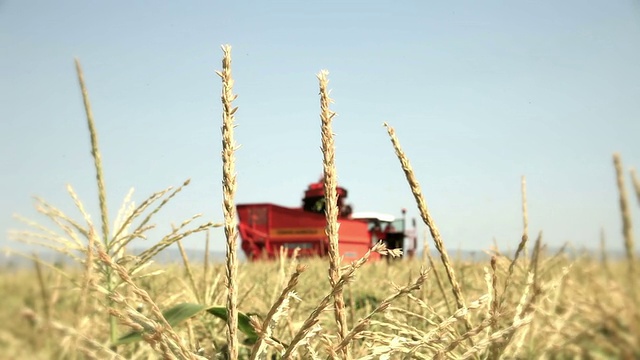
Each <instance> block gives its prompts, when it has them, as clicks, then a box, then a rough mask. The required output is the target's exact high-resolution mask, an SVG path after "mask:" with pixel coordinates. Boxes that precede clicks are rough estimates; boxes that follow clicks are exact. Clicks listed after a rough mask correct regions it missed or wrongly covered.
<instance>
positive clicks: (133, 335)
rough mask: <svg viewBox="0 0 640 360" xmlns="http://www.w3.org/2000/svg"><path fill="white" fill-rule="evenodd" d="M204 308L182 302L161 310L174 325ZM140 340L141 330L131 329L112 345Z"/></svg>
mask: <svg viewBox="0 0 640 360" xmlns="http://www.w3.org/2000/svg"><path fill="white" fill-rule="evenodd" d="M204 309H205V306H204V305H200V304H190V303H182V304H178V305H176V306H174V307H172V308H170V309H168V310H165V311H163V312H162V315H163V316H164V318H165V319H167V322H168V323H169V325H171V327H174V326H176V325H178V324H180V323H181V322H183V321H185V320H187V319H189V318H190V317H192V316H195V315H197V314H198V313H199V312H201V311H202V310H204ZM140 340H142V331H132V332H130V333H128V334H127V335H124V336H122V337H121V338H119V339H118V341H116V343H115V344H114V345H122V344H129V343H132V342H136V341H140Z"/></svg>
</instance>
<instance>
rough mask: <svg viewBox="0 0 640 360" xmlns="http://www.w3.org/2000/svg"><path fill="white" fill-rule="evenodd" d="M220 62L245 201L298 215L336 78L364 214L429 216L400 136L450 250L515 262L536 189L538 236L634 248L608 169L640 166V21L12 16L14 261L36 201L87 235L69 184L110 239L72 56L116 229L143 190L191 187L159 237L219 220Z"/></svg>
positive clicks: (392, 6)
mask: <svg viewBox="0 0 640 360" xmlns="http://www.w3.org/2000/svg"><path fill="white" fill-rule="evenodd" d="M221 44H230V45H232V47H233V72H234V77H235V79H236V87H235V92H236V93H237V94H238V95H239V98H238V100H237V101H236V105H237V106H239V110H238V113H237V117H236V120H237V124H238V127H237V128H236V138H237V142H238V143H239V144H241V146H242V147H241V149H240V150H239V151H238V152H237V163H236V167H237V171H238V191H237V198H236V200H237V202H239V203H247V202H274V203H278V204H282V205H285V206H298V205H299V204H300V197H301V195H302V192H303V190H304V188H305V187H306V185H307V184H308V183H309V182H312V181H315V180H316V179H317V178H318V176H319V175H320V174H321V172H322V167H321V160H322V155H321V152H320V150H319V148H320V132H319V129H320V120H319V98H318V84H317V79H316V77H315V76H316V74H317V73H318V72H319V71H320V70H321V69H327V70H329V72H330V75H329V76H330V88H332V89H333V90H332V97H333V98H334V100H335V104H334V107H333V109H334V110H335V111H336V112H337V113H338V116H337V118H336V120H335V123H334V130H335V133H336V147H337V155H336V156H337V165H338V177H339V181H340V184H341V185H343V186H345V187H346V188H347V189H348V190H349V191H350V194H349V198H350V202H351V203H352V204H353V206H354V208H355V210H356V211H365V210H371V211H381V212H387V213H393V214H399V213H400V209H401V208H403V207H406V208H408V211H409V216H410V217H413V216H417V214H418V213H417V210H416V206H415V203H414V201H413V198H412V195H411V192H410V190H409V187H408V185H407V183H406V181H405V179H404V175H403V173H402V171H401V169H400V166H399V163H398V161H397V159H396V158H395V155H394V152H393V149H392V147H391V144H390V141H389V139H388V137H387V134H386V131H385V129H384V128H383V126H382V123H383V122H389V123H390V124H391V125H392V126H393V127H394V128H395V129H396V132H397V135H398V136H399V138H400V141H401V143H402V145H403V147H404V149H405V151H406V153H407V155H408V156H409V157H410V159H411V161H412V164H413V167H414V169H415V172H416V174H417V176H418V179H419V181H420V182H421V185H422V187H423V191H424V193H425V196H426V199H427V203H428V205H429V207H430V210H431V212H432V215H433V217H434V219H435V221H436V223H437V224H438V226H439V228H440V231H441V233H442V235H443V239H444V241H445V243H446V244H447V246H448V247H449V248H450V249H451V251H454V250H455V249H457V248H461V249H466V250H474V249H475V250H482V249H487V248H489V247H490V246H491V245H492V241H493V239H494V238H495V239H496V241H497V243H498V245H499V246H500V247H501V248H503V249H506V248H512V249H513V248H515V247H516V246H517V243H518V241H519V238H520V235H521V231H522V230H521V229H522V220H521V200H520V177H521V176H522V175H525V176H526V177H527V183H528V200H529V215H530V232H531V237H535V234H537V232H538V231H540V230H543V231H544V234H545V240H546V242H547V243H549V244H550V245H551V246H558V245H561V244H562V243H564V242H565V241H570V242H571V243H572V244H574V245H575V246H578V247H581V246H586V247H591V248H596V247H597V246H598V241H599V232H600V228H601V227H604V229H605V231H606V232H607V235H608V241H609V245H610V247H612V248H616V249H618V248H621V247H622V236H621V221H620V217H619V210H618V202H617V201H618V198H617V196H618V195H617V191H616V188H615V177H614V171H613V165H612V153H613V152H615V151H619V152H621V154H622V156H623V161H624V164H625V166H626V167H627V168H630V167H633V166H637V167H640V143H639V142H638V139H639V138H638V135H639V134H640V101H639V100H638V99H639V98H640V67H639V66H638V64H640V3H638V2H637V1H618V2H612V1H591V0H590V1H562V2H558V1H517V2H515V1H482V2H479V1H455V2H452V1H440V2H435V1H404V2H398V1H366V2H365V1H361V2H356V1H323V2H317V1H290V2H258V1H256V2H246V1H239V2H218V3H216V4H214V3H213V2H210V1H209V2H156V1H138V2H122V1H112V2H87V1H58V2H50V1H15V0H13V1H12V0H6V1H2V2H0V52H1V53H2V56H0V78H1V79H2V81H1V82H0V99H2V100H1V101H2V104H1V106H0V118H1V121H0V149H1V154H2V155H1V157H0V168H1V169H2V172H1V174H0V189H1V190H0V191H2V194H1V195H0V198H1V199H2V201H1V205H0V231H1V232H2V234H3V236H1V237H0V246H16V245H15V244H14V243H10V242H8V241H7V240H6V236H4V234H6V232H7V231H8V230H9V229H12V228H20V227H21V225H20V224H19V223H18V222H16V221H15V220H13V219H12V214H14V213H19V214H22V215H24V216H27V217H35V218H36V219H40V220H42V218H40V217H38V216H37V214H36V213H35V211H34V210H33V207H32V198H31V197H32V196H33V195H39V196H42V197H44V198H45V199H47V200H48V201H49V202H51V203H53V204H55V205H57V206H58V207H60V208H61V209H63V210H65V211H68V212H69V213H71V214H73V215H74V217H78V218H79V215H78V214H77V212H76V211H75V210H74V207H73V203H72V201H71V200H70V198H69V197H68V195H67V193H66V190H65V185H66V184H72V185H73V186H74V187H75V189H76V191H77V192H78V194H79V195H80V197H81V198H82V199H83V201H84V202H85V203H86V205H87V207H88V209H89V210H90V211H91V213H92V214H93V219H94V220H95V221H96V222H97V221H98V218H99V216H98V211H97V195H96V185H95V181H94V169H93V166H92V159H91V155H90V151H89V136H88V133H87V126H86V120H85V117H84V109H83V106H82V101H81V97H80V91H79V88H78V83H77V79H76V76H75V73H74V67H73V58H74V57H78V58H79V59H80V60H81V62H82V65H83V68H84V71H85V77H86V81H87V85H88V89H89V93H90V98H91V102H92V105H93V111H94V115H95V119H96V122H97V128H98V131H99V136H100V148H101V151H102V153H103V160H104V169H105V175H106V184H107V191H108V194H109V197H108V201H109V207H110V212H111V218H112V219H113V218H114V217H115V214H116V212H117V210H118V207H119V205H120V203H121V201H122V198H123V197H124V196H125V194H126V193H127V191H128V190H129V188H131V187H134V188H135V194H134V199H135V200H136V202H137V203H138V204H139V203H140V202H141V201H142V200H143V199H144V198H146V197H147V196H148V195H150V194H151V193H153V192H155V191H159V190H161V189H163V188H165V187H167V186H170V185H175V186H177V185H179V184H181V183H182V181H184V180H185V179H187V178H191V179H192V184H191V185H190V186H189V187H188V188H187V189H186V190H185V191H184V192H182V193H181V194H180V195H179V196H178V197H177V198H176V199H175V200H174V201H172V203H170V205H169V206H168V207H167V208H165V209H164V210H163V211H162V212H161V213H159V214H158V216H157V218H156V222H157V224H158V228H159V230H158V232H155V233H154V234H157V235H160V234H161V233H165V232H167V231H168V230H169V228H170V224H171V223H172V222H173V223H176V224H177V223H180V222H181V221H182V220H184V219H186V218H189V217H190V216H191V215H193V214H196V213H202V214H203V219H204V220H213V221H221V220H222V210H221V199H222V196H221V173H222V171H221V167H222V164H221V158H220V150H221V145H220V142H221V136H220V125H221V105H220V100H219V97H220V80H219V78H218V76H217V75H215V72H214V71H215V70H217V69H220V67H221V64H220V60H221V56H222V51H221V49H220V45H221ZM627 185H628V186H629V185H630V183H629V178H628V177H627ZM629 190H631V189H630V188H629ZM631 200H632V201H633V202H632V203H631V205H632V211H633V213H634V219H635V221H636V223H640V222H638V220H640V218H639V216H638V215H637V214H638V206H637V205H638V203H637V202H636V201H635V199H633V198H631ZM423 228H424V226H421V227H420V231H422V229H423ZM212 235H213V238H212V240H213V245H212V246H213V249H215V250H223V249H224V238H223V233H222V231H219V230H216V231H214V232H213V233H212ZM156 240H157V238H156V239H154V238H151V239H149V240H147V242H146V243H144V242H142V241H141V242H139V243H136V246H141V247H146V246H150V245H151V244H152V243H153V242H154V241H156ZM185 245H186V246H187V247H189V248H194V249H197V248H203V247H204V236H195V237H192V238H191V239H189V240H188V241H186V242H185Z"/></svg>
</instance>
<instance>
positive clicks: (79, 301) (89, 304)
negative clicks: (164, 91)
mask: <svg viewBox="0 0 640 360" xmlns="http://www.w3.org/2000/svg"><path fill="white" fill-rule="evenodd" d="M223 51H224V59H223V69H222V71H221V72H219V73H218V74H219V75H220V77H221V79H222V84H223V91H222V102H223V117H222V118H223V125H222V140H223V152H222V162H223V170H224V171H223V179H222V180H223V194H224V204H223V208H224V222H223V223H221V224H214V223H202V224H199V225H195V224H194V222H195V221H196V220H197V219H198V216H197V215H196V216H194V217H192V218H190V219H187V220H185V221H183V222H182V223H181V224H180V225H179V226H177V227H175V228H174V229H173V230H172V231H171V232H170V233H169V234H167V235H166V236H164V237H163V238H162V239H161V240H160V241H159V242H158V243H157V244H155V245H154V246H152V247H150V248H149V249H147V250H146V251H144V252H143V253H142V254H139V255H137V256H133V255H131V254H129V253H128V252H127V246H128V245H130V243H131V241H133V240H135V239H137V238H143V237H144V236H145V233H146V232H148V231H149V230H150V229H152V228H153V227H154V225H153V224H152V223H151V220H152V218H153V215H154V214H156V213H157V212H158V211H159V210H160V209H161V208H162V207H164V206H166V205H167V203H168V202H169V201H170V200H171V199H172V198H173V197H174V196H175V195H177V194H178V193H179V192H180V191H181V190H182V189H183V188H184V187H186V186H188V181H187V182H185V183H184V184H183V185H182V186H180V187H178V188H177V189H172V188H168V189H166V190H163V191H160V192H158V193H155V194H152V195H151V196H150V197H149V198H147V199H146V200H144V201H143V202H142V203H140V205H137V206H136V205H135V204H134V203H133V202H132V201H131V199H130V196H128V197H127V198H126V199H125V201H124V202H123V204H122V206H121V208H120V211H119V212H118V216H117V218H116V220H115V222H114V223H113V224H111V223H110V221H109V216H108V214H109V213H108V207H107V194H106V190H105V189H106V187H105V184H104V181H103V176H102V165H101V159H100V151H99V148H98V136H97V134H96V131H95V129H94V123H93V116H92V113H91V107H90V102H89V97H88V93H87V90H86V87H85V83H84V78H83V75H82V70H81V68H80V65H79V63H78V62H76V65H77V72H78V78H79V81H80V87H81V90H82V95H83V99H84V104H85V109H86V114H87V121H88V125H89V132H90V136H91V144H92V154H93V157H94V160H95V161H94V163H95V167H96V173H97V176H96V179H97V183H98V189H99V194H98V198H99V202H100V211H101V213H100V216H99V217H98V218H99V219H100V225H95V224H93V222H92V220H91V219H92V218H93V217H90V216H89V214H87V213H86V211H85V210H84V206H83V204H82V202H81V200H80V199H79V198H78V197H77V196H76V194H75V192H74V191H73V188H72V187H71V186H69V187H68V191H69V194H70V196H71V199H72V201H73V202H74V203H75V205H76V207H77V208H78V210H79V211H80V213H81V214H82V215H83V217H82V218H81V219H79V220H76V219H73V218H71V217H69V216H68V215H66V214H64V213H62V212H61V211H60V210H58V209H57V208H55V207H54V206H53V205H50V204H48V203H47V202H45V201H44V200H38V202H37V206H36V209H37V210H38V212H40V213H41V214H42V215H43V217H44V218H45V219H48V220H49V221H50V222H52V223H53V224H54V226H52V227H47V226H45V225H43V224H42V223H41V222H36V221H30V220H26V219H22V220H23V221H24V222H25V223H26V224H27V225H28V226H29V227H30V228H31V230H28V231H20V232H15V233H14V234H13V237H14V238H15V239H16V240H18V241H22V242H26V243H29V244H33V245H34V246H35V245H38V246H45V247H48V248H50V249H54V250H55V251H57V252H59V253H62V254H65V255H66V256H68V257H70V258H71V259H73V260H75V262H76V264H78V265H79V266H77V267H65V266H55V265H54V264H50V263H47V262H45V261H41V260H40V259H39V258H37V257H36V256H31V258H32V259H33V263H34V269H35V270H21V271H17V270H13V271H12V272H11V273H10V274H9V275H8V274H7V273H5V275H4V276H0V291H1V292H2V294H3V295H4V296H3V308H2V312H1V313H0V322H1V325H0V348H2V349H3V350H2V352H3V358H14V359H18V358H37V359H55V358H65V359H66V358H70V359H74V358H75V359H84V358H95V359H148V358H166V359H201V358H206V359H214V358H221V359H223V358H232V359H236V358H242V359H246V358H251V359H264V358H267V359H279V358H285V359H290V358H291V359H302V358H304V359H307V358H313V359H327V358H339V359H378V358H380V359H413V358H415V359H430V358H436V359H448V358H462V359H468V358H469V359H471V358H472V359H498V358H503V359H525V358H526V359H528V358H602V359H605V358H612V357H613V358H628V359H632V358H640V329H638V326H639V325H638V324H640V315H639V312H638V305H639V301H638V295H637V293H636V291H635V285H636V284H637V281H636V280H635V276H636V274H637V273H636V271H637V270H636V269H637V267H636V266H634V264H635V261H636V260H635V256H634V251H635V250H634V243H633V236H632V234H633V232H632V228H631V221H630V215H629V211H630V207H631V204H629V202H628V200H627V194H626V191H625V184H624V173H623V167H622V164H621V159H620V157H619V156H618V155H615V156H614V163H615V169H616V171H617V175H618V186H619V189H620V207H621V214H622V217H623V219H624V220H623V224H624V235H625V243H624V245H625V248H626V251H627V258H626V259H624V260H620V261H611V260H609V259H607V257H606V253H605V252H604V251H603V252H602V254H601V255H602V256H601V258H599V259H595V258H593V257H590V256H589V255H588V254H584V255H581V256H577V257H575V256H572V257H570V256H567V255H566V254H565V252H564V251H562V250H561V251H559V252H556V253H550V252H549V251H548V250H547V249H546V247H545V245H544V243H543V239H542V234H539V235H538V236H537V238H536V240H535V242H534V243H533V244H529V241H528V240H529V234H528V225H527V212H526V186H525V181H524V178H523V183H522V195H523V220H524V227H523V235H522V239H521V240H520V242H519V246H518V248H517V250H516V252H515V254H505V253H501V252H500V251H499V250H498V249H491V250H489V251H487V253H489V255H491V260H490V261H487V262H465V261H462V260H457V261H454V260H452V259H451V258H450V256H449V255H448V253H447V249H446V242H445V241H444V240H443V239H442V238H441V236H440V233H439V231H438V228H437V226H436V224H435V222H434V220H433V219H432V218H431V216H430V214H429V210H428V207H427V203H426V201H425V198H424V196H423V194H422V192H421V190H420V185H419V184H418V182H417V181H416V177H415V175H414V172H413V169H412V167H411V165H410V162H409V160H408V159H407V157H406V155H405V154H404V152H403V151H402V148H401V146H400V142H399V140H398V138H397V137H396V134H395V132H394V129H393V128H391V127H389V126H387V130H388V133H389V136H390V139H391V142H392V146H393V149H394V150H395V152H396V154H397V156H398V159H399V161H400V164H401V168H402V170H403V171H404V173H405V175H406V177H407V181H408V184H409V185H410V188H411V191H412V192H413V194H414V196H415V200H416V204H417V208H418V209H419V211H420V214H421V217H422V220H423V221H424V223H425V224H426V225H427V227H428V229H429V231H430V234H431V238H432V239H433V241H434V243H435V248H436V249H437V251H438V253H439V254H440V259H434V258H432V257H431V256H429V254H430V253H429V252H428V251H426V252H425V255H427V256H425V258H423V259H420V260H418V259H414V260H411V261H408V260H403V261H399V262H392V263H390V264H387V263H386V262H374V263H368V262H367V257H368V255H365V256H364V257H363V258H362V259H360V260H359V261H356V262H353V263H342V262H341V259H340V258H339V256H337V255H336V254H337V252H338V248H337V246H338V236H337V224H336V219H337V212H336V211H335V209H334V208H332V207H331V206H329V207H328V209H327V212H326V216H327V220H328V221H327V223H328V225H327V234H328V237H329V239H330V244H331V246H330V249H331V252H330V257H329V258H328V259H297V258H288V259H287V258H281V259H280V260H278V261H275V262H266V263H264V262H260V263H239V262H238V261H237V258H236V248H237V236H238V235H237V232H236V219H235V204H234V193H235V187H236V182H235V168H234V151H235V149H236V145H235V143H234V138H233V129H234V113H235V112H236V108H234V107H233V106H232V101H233V100H234V99H235V95H234V94H233V92H232V90H233V78H232V75H231V53H230V48H229V47H223ZM318 80H319V83H320V98H321V123H322V128H321V129H322V136H321V140H322V150H323V154H324V159H323V165H324V172H325V186H326V187H327V189H329V190H332V189H333V191H327V195H326V196H327V202H326V203H327V204H335V201H334V199H335V196H336V194H335V181H336V176H337V175H336V168H335V165H334V159H335V152H334V146H333V134H332V131H331V122H332V119H333V117H334V113H333V112H332V111H331V110H330V103H331V99H330V98H329V97H328V90H327V84H328V80H327V73H326V72H321V73H320V74H319V75H318ZM632 179H633V184H634V185H635V190H636V194H637V195H638V197H639V200H640V185H638V180H637V178H636V176H635V173H633V175H632ZM212 227H224V230H225V236H226V238H227V261H226V262H225V263H224V264H212V263H210V262H209V261H207V260H205V262H204V266H203V265H196V264H195V263H193V262H190V261H189V259H187V257H186V254H185V252H184V249H183V248H182V244H181V240H182V239H183V238H184V237H186V236H189V235H191V234H194V233H199V232H208V230H209V229H211V228H212ZM208 240H209V238H208V237H207V248H208ZM602 241H603V243H604V237H603V240H602ZM173 244H177V246H178V247H179V249H180V250H181V252H182V254H183V260H184V263H183V265H182V266H165V267H159V266H156V265H154V264H153V262H152V261H151V259H152V257H153V256H154V255H155V254H157V253H158V252H160V251H162V250H163V249H165V248H166V247H168V246H171V245H173ZM527 249H531V251H530V252H531V253H530V254H527ZM371 251H372V252H373V251H377V252H381V253H388V254H390V255H397V251H396V250H394V249H386V248H385V247H384V246H383V245H382V244H377V245H375V246H373V248H372V249H371ZM23 255H24V256H27V257H29V256H30V255H29V254H23ZM192 260H193V259H192ZM228 314H231V316H228Z"/></svg>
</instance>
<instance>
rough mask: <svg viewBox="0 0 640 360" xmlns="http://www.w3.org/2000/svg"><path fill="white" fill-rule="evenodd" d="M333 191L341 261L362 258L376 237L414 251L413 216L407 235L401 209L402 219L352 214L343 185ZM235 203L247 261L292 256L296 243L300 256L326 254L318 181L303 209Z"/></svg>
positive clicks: (375, 257)
mask: <svg viewBox="0 0 640 360" xmlns="http://www.w3.org/2000/svg"><path fill="white" fill-rule="evenodd" d="M337 193H338V209H339V215H338V223H339V224H340V227H339V244H340V255H341V256H342V257H343V259H344V260H345V261H347V262H348V261H353V260H356V259H358V258H360V257H362V255H364V254H365V253H366V252H367V250H369V248H370V247H371V246H373V245H374V244H375V243H376V242H378V241H379V240H382V241H384V242H385V243H386V244H387V247H388V248H390V249H397V248H400V249H403V250H406V252H407V253H408V254H409V256H412V255H413V254H414V253H415V248H416V238H415V219H414V221H413V227H414V229H413V231H411V233H412V235H409V236H408V234H407V232H406V231H405V223H406V219H405V214H406V211H405V210H404V209H403V210H402V214H403V216H402V218H401V219H395V217H394V216H392V215H386V214H380V213H374V212H362V213H352V209H351V206H350V205H347V204H345V199H346V198H347V190H346V189H344V188H342V187H338V188H337ZM237 208H238V217H239V220H240V222H239V225H238V229H239V231H240V237H241V238H242V250H243V251H244V253H245V254H246V256H247V258H248V259H249V260H250V261H255V260H259V259H273V258H275V257H277V256H279V254H280V253H281V251H282V252H284V253H286V254H287V256H291V254H292V253H293V251H294V250H295V249H296V248H300V251H299V254H298V256H306V257H309V256H319V257H324V256H327V255H328V251H329V240H328V237H327V235H326V233H325V229H326V218H325V213H324V210H325V198H324V186H323V183H322V180H321V181H319V182H317V183H313V184H310V185H309V187H308V188H307V190H306V191H305V193H304V198H303V199H302V207H301V208H288V207H284V206H280V205H275V204H271V203H259V204H239V205H237ZM405 238H409V240H410V241H409V242H410V244H408V245H409V247H408V249H404V246H405ZM380 258H381V256H380V254H377V253H373V254H371V257H370V259H371V260H379V259H380Z"/></svg>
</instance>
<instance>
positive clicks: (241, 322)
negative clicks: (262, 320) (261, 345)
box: [207, 306, 258, 343]
mask: <svg viewBox="0 0 640 360" xmlns="http://www.w3.org/2000/svg"><path fill="white" fill-rule="evenodd" d="M207 312H208V313H209V314H211V315H213V316H216V317H219V318H220V319H222V320H224V321H225V322H228V319H229V317H228V315H227V308H226V307H224V306H213V307H210V308H208V309H207ZM238 329H239V330H240V331H241V332H242V333H243V334H245V335H246V336H247V337H248V338H249V339H255V340H257V339H258V334H257V333H256V331H255V330H254V329H253V326H251V322H250V320H249V315H246V314H244V313H241V312H238ZM254 343H255V341H254Z"/></svg>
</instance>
